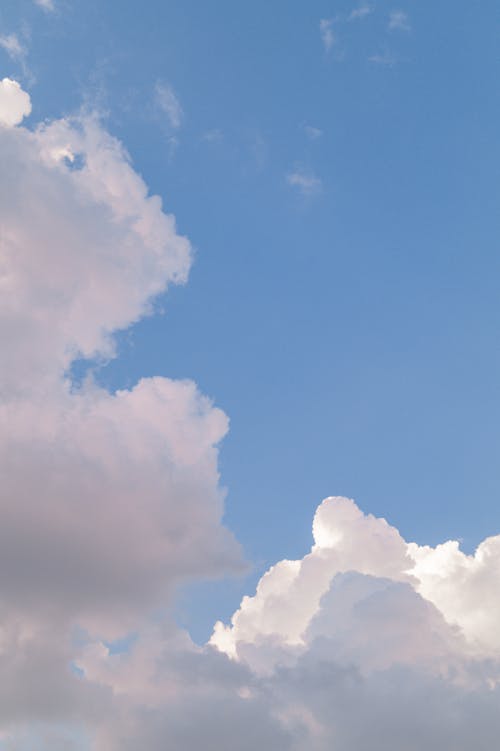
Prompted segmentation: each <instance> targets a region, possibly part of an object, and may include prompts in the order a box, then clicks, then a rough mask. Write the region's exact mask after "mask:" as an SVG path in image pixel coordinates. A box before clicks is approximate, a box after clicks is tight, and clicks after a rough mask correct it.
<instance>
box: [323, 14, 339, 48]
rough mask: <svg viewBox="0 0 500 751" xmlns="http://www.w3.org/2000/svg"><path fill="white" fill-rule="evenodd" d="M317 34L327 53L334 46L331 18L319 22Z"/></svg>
mask: <svg viewBox="0 0 500 751" xmlns="http://www.w3.org/2000/svg"><path fill="white" fill-rule="evenodd" d="M319 32H320V34H321V41H322V42H323V47H324V48H325V50H326V51H327V52H329V51H330V50H331V49H332V47H333V45H334V44H335V41H336V39H335V33H334V31H333V18H322V19H321V21H320V22H319Z"/></svg>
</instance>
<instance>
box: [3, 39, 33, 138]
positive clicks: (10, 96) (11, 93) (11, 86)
mask: <svg viewBox="0 0 500 751" xmlns="http://www.w3.org/2000/svg"><path fill="white" fill-rule="evenodd" d="M0 43H1V42H0ZM30 112H31V100H30V97H29V94H27V93H26V91H23V90H22V88H21V87H20V86H19V84H18V83H17V81H13V80H12V79H10V78H4V79H3V80H2V81H0V127H2V126H4V127H12V126H13V125H18V124H19V123H20V122H21V121H22V120H23V118H24V117H26V116H27V115H29V114H30Z"/></svg>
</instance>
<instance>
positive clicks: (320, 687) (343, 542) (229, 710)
mask: <svg viewBox="0 0 500 751" xmlns="http://www.w3.org/2000/svg"><path fill="white" fill-rule="evenodd" d="M313 534H314V544H313V546H312V549H311V552H310V553H309V554H308V555H306V556H305V557H304V558H303V559H301V560H296V561H281V562H280V563H278V564H277V565H276V566H273V567H272V568H271V569H270V570H269V571H268V572H267V573H266V574H265V575H264V577H263V578H262V579H261V581H260V582H259V585H258V587H257V592H256V594H255V596H253V597H245V598H243V600H242V603H241V606H240V608H239V610H238V611H237V612H236V613H235V615H234V616H233V618H232V622H231V625H230V626H229V627H224V626H223V625H222V624H218V626H217V628H216V630H215V633H214V636H213V638H212V644H213V645H215V646H216V647H217V651H219V652H220V653H219V654H217V653H214V652H213V651H212V650H211V649H210V648H209V647H204V648H200V647H195V646H194V645H193V644H192V643H191V642H190V640H189V639H188V638H187V637H186V635H185V634H183V633H182V632H179V631H176V630H175V629H164V630H160V629H150V630H149V631H147V632H144V633H143V634H142V635H141V637H140V638H139V639H138V641H137V642H136V643H135V645H134V647H133V649H132V650H131V652H130V653H128V654H122V655H112V654H111V653H110V651H109V650H108V649H107V648H106V647H105V646H104V645H103V644H98V643H94V644H89V645H87V646H86V647H85V648H84V649H83V650H82V652H81V655H80V657H79V658H78V659H77V662H78V664H79V665H80V667H81V669H82V670H83V671H84V674H85V676H86V680H87V681H89V682H90V683H91V684H92V685H94V686H96V687H97V686H99V687H100V690H101V691H105V690H109V691H112V692H113V695H114V696H115V697H116V699H117V700H116V701H115V703H114V706H113V707H111V709H110V713H111V716H108V717H107V718H102V719H99V718H97V719H96V724H97V727H98V739H99V742H98V744H97V746H96V748H97V749H98V751H118V749H120V751H122V750H123V749H125V751H127V750H128V749H130V750H131V749H134V748H148V749H152V750H153V751H157V750H158V751H159V750H160V749H161V748H163V747H164V745H165V742H166V739H167V738H168V739H169V742H170V744H171V745H173V747H175V748H177V747H179V748H182V749H183V751H194V749H197V748H199V747H200V745H204V746H207V747H211V746H213V747H217V748H231V747H234V746H235V745H237V747H238V748H242V749H248V751H250V750H251V749H254V748H255V747H262V748H264V749H271V748H272V749H276V748H277V749H283V751H285V750H286V751H301V749H304V748H307V749H308V750H311V751H328V749H331V748H335V749H336V751H363V750H364V749H366V748H373V749H375V750H376V751H378V749H380V751H382V749H383V750H384V751H400V749H401V748H405V749H407V750H408V751H421V749H422V748H431V749H435V748H439V749H441V750H442V751H457V749H458V751H469V749H471V748H483V747H484V748H490V747H495V743H496V740H495V739H496V738H497V737H498V733H499V732H500V718H499V716H498V701H499V699H500V638H499V637H498V635H497V634H498V628H497V629H496V632H497V633H495V629H494V627H495V625H496V626H498V623H499V622H500V612H499V610H498V608H496V606H495V602H496V599H495V593H496V592H497V589H498V582H499V579H500V568H499V563H500V538H498V537H497V538H491V539H490V540H488V541H486V542H485V543H483V545H482V546H480V548H479V549H478V551H477V552H476V554H475V555H474V556H467V555H464V554H463V553H460V551H458V548H457V545H456V544H450V543H448V544H447V545H445V546H444V548H442V547H441V546H438V547H437V548H435V549H433V548H426V547H419V546H415V545H414V544H411V543H410V544H408V543H406V542H405V540H404V539H403V538H402V537H401V535H400V534H399V532H398V531H397V530H396V529H394V528H393V527H391V526H390V525H389V524H387V522H385V521H384V520H383V519H377V518H375V517H373V516H370V515H364V514H363V513H362V512H361V511H360V510H359V509H358V508H357V506H356V505H355V504H354V502H352V501H350V500H348V499H345V498H330V499H327V500H326V501H324V502H323V503H322V504H321V506H320V507H319V508H318V511H317V513H316V516H315V519H314V525H313ZM497 548H498V550H497ZM463 590H465V591H463ZM471 597H474V598H475V601H474V600H472V599H469V598H471ZM438 600H439V601H438ZM450 603H453V612H452V611H451V609H450ZM478 603H479V612H478V611H477V604H478ZM474 615H475V616H476V617H475V618H474ZM464 618H465V620H464ZM485 620H487V621H488V622H489V624H490V626H491V627H492V628H491V629H490V630H489V631H488V638H487V639H483V638H482V637H481V638H480V639H478V633H479V632H478V630H477V625H478V623H479V622H482V623H483V624H484V621H485ZM472 621H475V622H472ZM490 637H491V639H490ZM226 653H227V654H228V655H230V658H229V659H227V657H226ZM228 718H230V719H228ZM238 738H239V740H238Z"/></svg>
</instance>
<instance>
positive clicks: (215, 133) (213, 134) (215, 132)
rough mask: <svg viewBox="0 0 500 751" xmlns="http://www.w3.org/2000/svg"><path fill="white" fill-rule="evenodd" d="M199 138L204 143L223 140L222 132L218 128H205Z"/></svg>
mask: <svg viewBox="0 0 500 751" xmlns="http://www.w3.org/2000/svg"><path fill="white" fill-rule="evenodd" d="M201 140H202V141H205V142H206V143H220V142H221V141H223V140H224V133H223V132H222V130H221V129H220V128H212V129H211V130H206V131H205V133H203V134H202V136H201Z"/></svg>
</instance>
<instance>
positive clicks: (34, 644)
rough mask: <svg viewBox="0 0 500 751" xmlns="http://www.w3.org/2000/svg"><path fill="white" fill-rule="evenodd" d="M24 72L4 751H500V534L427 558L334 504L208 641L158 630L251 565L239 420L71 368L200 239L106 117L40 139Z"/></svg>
mask: <svg viewBox="0 0 500 751" xmlns="http://www.w3.org/2000/svg"><path fill="white" fill-rule="evenodd" d="M7 81H8V83H5V80H4V82H2V88H1V96H0V106H2V107H4V109H3V110H0V111H1V112H10V115H9V117H10V120H8V122H7V123H5V124H7V125H9V127H3V128H0V160H1V163H2V171H1V173H0V191H1V195H0V230H1V235H0V238H1V267H0V285H1V298H0V325H1V330H2V342H3V343H4V346H3V355H4V367H3V368H2V369H1V371H0V423H1V426H2V430H1V431H0V436H1V438H0V471H1V475H2V492H1V497H0V504H1V505H0V509H1V519H2V524H1V526H0V674H1V675H2V681H1V682H0V748H2V749H3V748H5V749H9V751H14V749H17V750H18V751H27V749H30V748H34V747H35V748H37V749H43V751H49V749H50V751H54V749H56V748H65V749H81V750H83V749H89V748H90V749H92V751H128V750H130V751H132V749H134V751H135V749H138V748H144V749H148V751H160V750H163V749H165V747H166V746H167V745H168V747H169V748H171V749H173V750H174V751H181V750H182V751H194V750H195V749H199V748H200V747H203V748H220V749H224V748H237V749H238V750H239V751H254V749H255V748H262V749H263V750H264V751H268V750H269V751H270V750H271V749H272V750H273V751H304V749H306V750H307V751H332V749H333V751H363V750H364V749H366V748H370V749H373V751H382V749H383V751H400V749H401V748H405V750H406V751H421V749H422V748H431V749H437V748H439V749H440V751H470V749H471V748H494V747H495V744H496V742H497V738H498V734H499V733H500V719H499V714H498V701H499V699H500V689H499V688H498V686H499V681H500V637H499V633H500V628H499V625H500V605H499V604H498V596H497V593H498V583H499V581H500V537H492V538H489V539H487V540H486V541H484V542H483V543H482V544H481V545H480V546H479V547H478V549H477V551H476V553H475V555H465V554H464V553H462V552H461V551H460V549H459V546H458V544H457V543H454V542H447V543H445V544H444V545H440V546H437V547H436V548H430V547H425V546H418V545H415V544H413V543H407V542H406V541H405V540H404V539H403V538H402V537H401V535H400V534H399V533H398V531H397V530H396V529H395V528H393V527H391V526H390V525H389V524H388V523H387V522H386V521H384V520H382V519H377V518H375V517H373V516H370V515H365V514H363V513H362V512H361V510H360V509H359V508H358V507H357V506H356V504H355V503H354V502H353V501H351V500H348V499H345V498H330V499H327V500H326V501H324V502H323V503H322V504H321V505H320V507H319V508H318V511H317V513H316V515H315V518H314V523H313V536H314V543H313V546H312V548H311V551H310V553H308V554H307V555H306V556H305V557H304V558H303V559H299V560H294V561H281V562H279V563H277V564H276V565H275V566H273V567H272V568H271V569H270V570H269V571H268V572H267V573H266V574H265V575H264V576H263V577H262V579H261V581H260V582H259V584H258V587H257V591H256V593H255V595H254V596H253V597H245V598H243V600H242V602H241V605H240V607H239V608H238V609H237V611H236V613H235V614H234V616H233V618H232V619H231V622H230V624H228V625H224V624H222V623H218V624H217V625H216V627H215V630H214V634H213V637H212V639H211V644H208V645H205V646H203V647H199V646H196V645H194V644H193V643H192V642H191V640H190V638H189V636H188V635H187V633H185V632H184V631H182V630H181V629H179V628H177V627H176V626H175V625H173V623H172V622H171V620H170V617H168V616H163V618H161V617H160V614H161V613H165V608H166V607H168V605H169V603H170V602H171V596H172V593H173V592H174V590H175V587H176V586H177V585H178V584H179V583H181V582H183V581H185V580H186V579H187V578H188V577H199V576H207V575H217V574H221V573H229V572H232V571H235V570H237V569H238V568H239V567H240V566H241V559H240V551H239V548H238V545H237V543H236V542H235V541H234V539H233V537H232V536H231V535H230V533H229V532H228V531H227V530H226V529H225V528H224V526H223V525H222V523H221V518H222V514H223V494H222V491H221V489H220V487H219V483H218V480H219V478H218V469H217V445H218V443H219V441H220V440H221V438H222V437H223V436H224V434H225V432H226V430H227V418H226V417H225V415H224V414H223V413H222V412H221V411H220V410H218V409H217V408H215V407H214V406H213V405H212V403H211V402H210V401H209V400H208V399H206V398H205V397H203V396H202V395H201V394H200V393H199V391H198V390H197V388H196V386H195V385H194V384H193V383H192V382H190V381H172V380H169V379H166V378H162V377H157V378H147V379H143V380H141V381H140V382H139V383H138V384H137V385H136V386H134V387H133V388H132V389H130V390H121V391H118V392H116V393H109V392H108V391H106V390H104V389H102V388H99V387H98V386H97V385H96V384H95V383H94V382H93V381H92V379H88V380H87V381H86V382H85V384H84V385H83V386H81V387H78V388H76V387H72V385H71V383H70V381H69V378H68V375H67V374H68V368H70V367H71V364H72V362H73V361H74V359H75V358H76V357H79V356H82V355H83V356H85V357H96V356H97V357H107V356H110V355H111V354H112V353H113V335H114V333H115V332H116V331H117V330H118V329H123V328H125V327H127V326H129V325H130V324H131V323H133V322H134V321H136V320H137V319H138V318H140V317H141V316H142V315H144V314H147V313H148V311H149V310H150V308H151V304H152V300H153V299H154V297H155V296H156V295H158V294H159V293H160V292H162V291H163V290H164V289H165V288H166V287H167V286H168V284H171V283H179V282H183V281H185V280H186V278H187V274H188V272H189V267H190V263H191V247H190V244H189V242H188V240H187V239H186V238H184V237H182V236H180V235H179V234H178V232H177V230H176V227H175V222H174V219H173V217H172V216H170V215H168V214H165V213H164V211H163V209H162V205H161V201H160V199H159V198H158V197H154V196H149V195H148V191H147V187H146V185H145V184H144V182H143V180H142V179H141V178H140V177H139V176H138V175H137V173H136V172H135V171H134V170H133V168H132V166H131V164H130V160H129V159H128V157H127V154H126V152H125V151H124V149H123V147H122V146H121V145H120V144H119V143H118V142H117V141H116V140H115V139H114V138H112V137H111V136H110V135H109V133H107V132H106V130H105V129H104V128H103V126H102V124H101V123H100V122H99V120H98V119H97V118H95V117H89V116H80V117H77V118H74V119H63V120H59V121H56V122H52V123H48V124H45V125H43V126H40V127H38V128H35V129H34V130H28V129H26V128H23V127H22V126H20V125H18V124H19V123H20V122H21V119H22V116H23V114H28V112H29V97H28V95H27V94H25V93H24V92H22V90H21V89H20V87H19V86H18V85H17V84H15V82H12V81H9V80H8V79H7ZM6 92H7V94H8V96H7V98H5V96H4V95H5V94H6ZM2 96H3V97H4V98H3V100H2V98H1V97H2ZM9 96H10V97H13V99H11V100H9V99H8V97H9ZM5 102H10V104H9V105H8V107H10V109H9V108H8V107H7V105H6V104H5ZM16 107H17V109H16ZM13 113H14V114H13ZM4 119H5V115H4ZM16 125H17V127H16ZM131 632H134V636H133V638H131V639H130V642H129V646H128V647H127V648H125V649H122V650H121V651H120V650H118V651H117V650H113V649H112V648H111V647H110V645H109V640H114V639H118V638H123V637H126V636H127V635H128V636H130V633H131ZM2 743H3V746H2Z"/></svg>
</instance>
